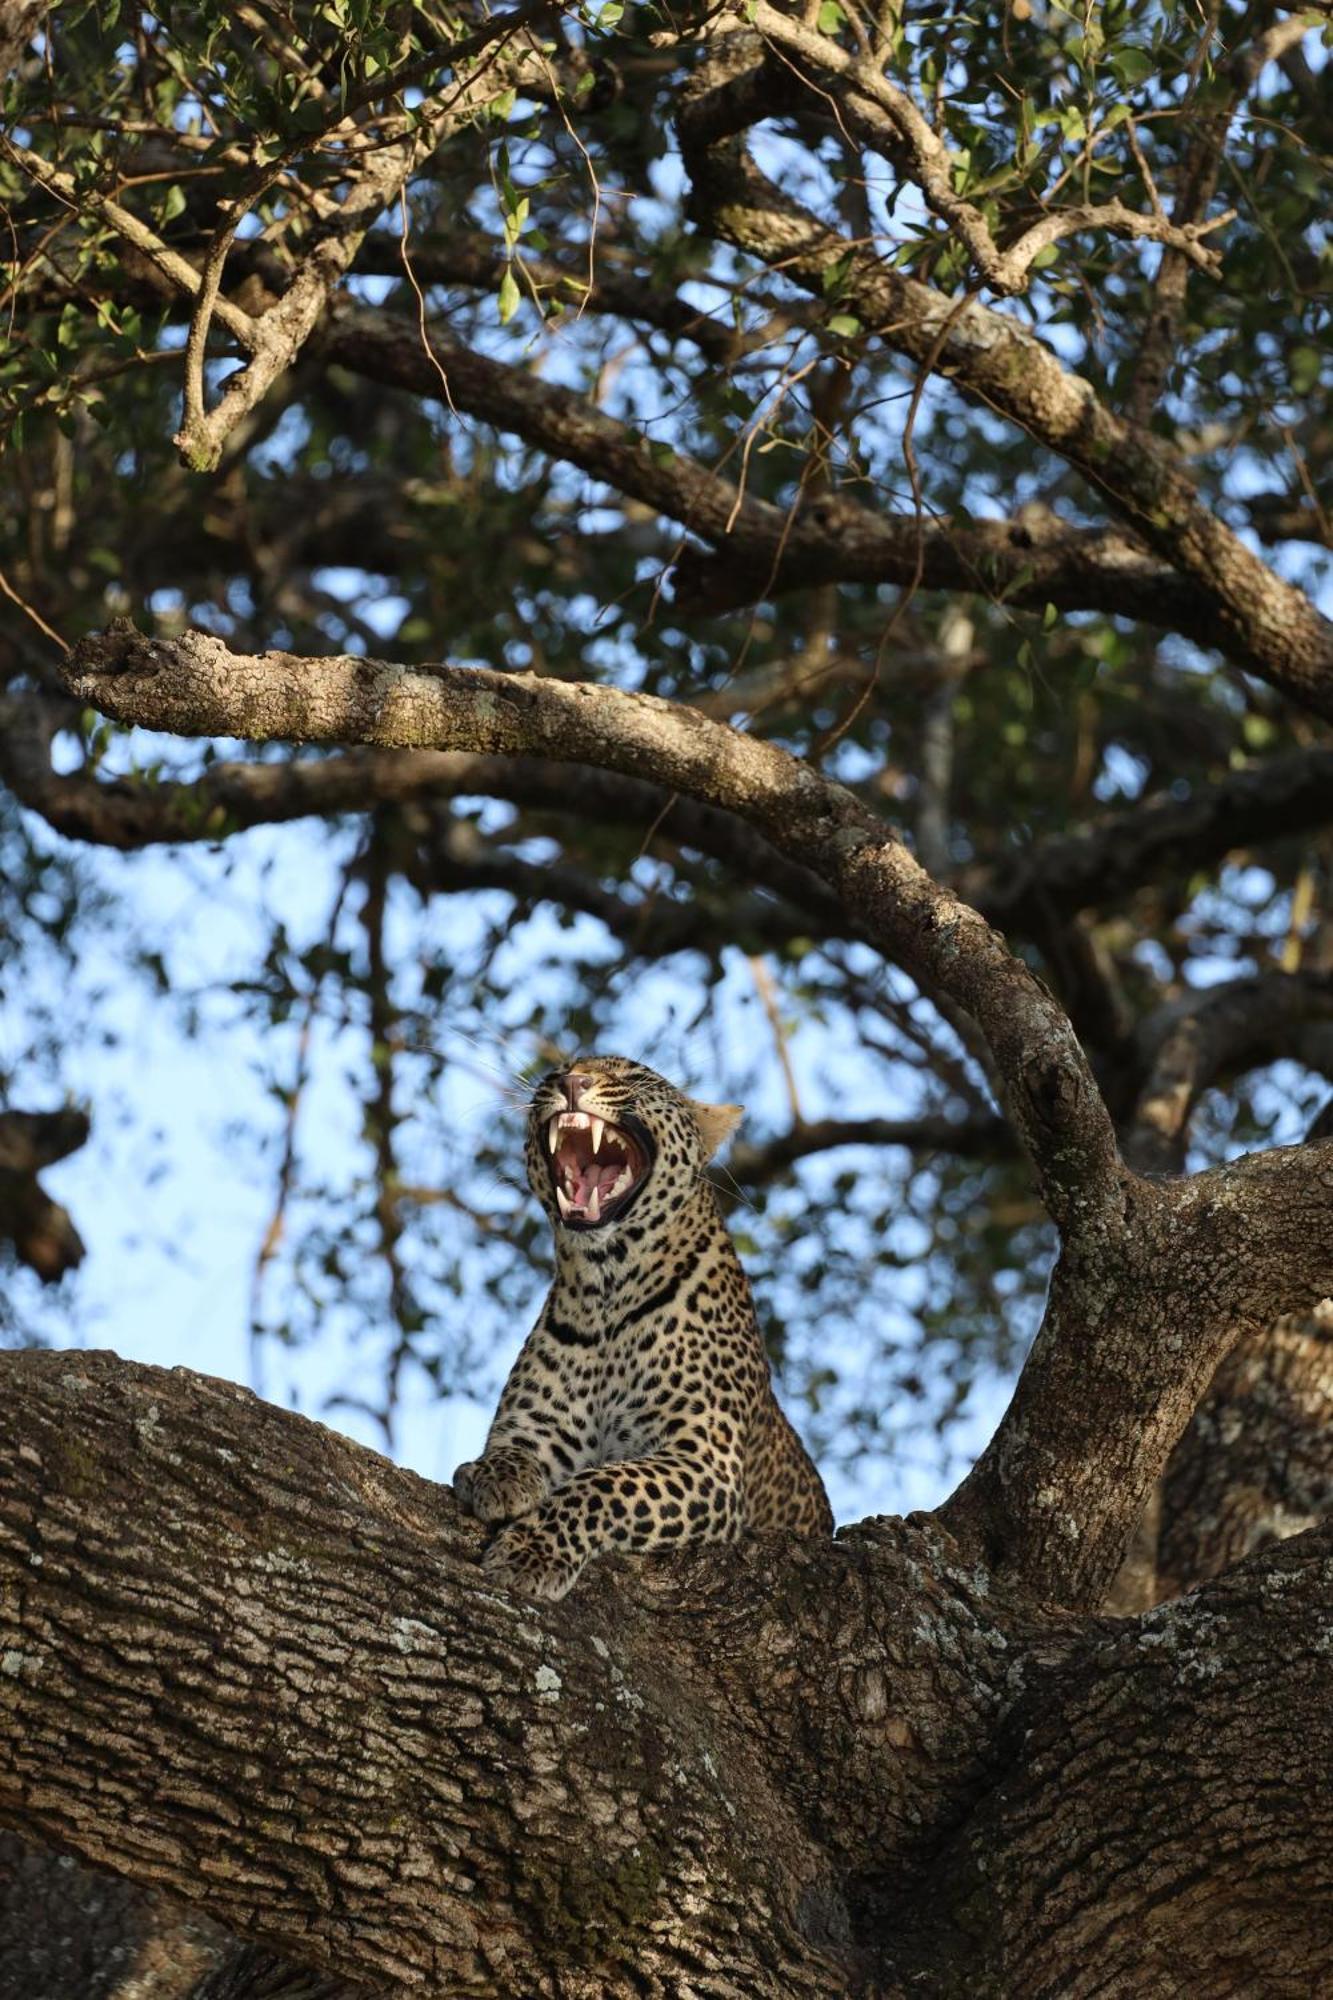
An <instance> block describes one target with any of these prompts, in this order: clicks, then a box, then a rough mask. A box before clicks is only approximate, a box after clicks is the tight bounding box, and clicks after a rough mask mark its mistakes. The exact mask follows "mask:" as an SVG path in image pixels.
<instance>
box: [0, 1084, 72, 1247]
mask: <svg viewBox="0 0 1333 2000" xmlns="http://www.w3.org/2000/svg"><path fill="white" fill-rule="evenodd" d="M88 1130H89V1127H88V1118H87V1114H86V1113H85V1112H82V1111H75V1110H71V1109H68V1108H67V1109H66V1110H63V1111H0V1238H4V1239H6V1240H7V1241H8V1242H10V1243H12V1244H13V1246H14V1254H15V1255H16V1256H17V1257H18V1259H19V1262H20V1263H22V1264H26V1265H27V1266H28V1267H29V1269H30V1270H32V1271H35V1272H36V1273H37V1276H38V1277H39V1278H40V1279H41V1280H42V1283H43V1284H47V1285H53V1284H55V1283H56V1282H57V1281H58V1280H59V1279H60V1278H63V1277H64V1275H65V1273H66V1271H70V1270H73V1268H74V1267H75V1266H76V1265H77V1264H80V1263H81V1262H82V1261H83V1254H84V1246H83V1239H82V1238H81V1237H80V1235H79V1232H78V1230H77V1229H76V1228H75V1227H74V1223H73V1220H72V1219H71V1217H70V1214H69V1211H68V1210H67V1209H65V1208H62V1207H61V1205H60V1203H59V1202H57V1201H53V1200H52V1199H51V1197H50V1195H49V1194H47V1192H46V1190H45V1188H44V1187H43V1186H42V1184H41V1182H40V1181H39V1180H38V1178H37V1176H38V1174H39V1173H40V1172H41V1170H42V1169H43V1168H44V1167H50V1166H54V1165H55V1163H56V1161H57V1160H63V1159H64V1158H65V1157H66V1156H67V1154H70V1153H73V1152H77V1150H78V1148H79V1147H80V1146H82V1145H85V1144H86V1143H87V1139H88Z"/></svg>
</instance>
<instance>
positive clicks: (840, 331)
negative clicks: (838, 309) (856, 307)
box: [828, 313, 861, 340]
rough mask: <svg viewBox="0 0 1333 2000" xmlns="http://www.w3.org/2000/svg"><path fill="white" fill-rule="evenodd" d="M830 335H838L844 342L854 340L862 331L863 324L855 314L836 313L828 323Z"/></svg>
mask: <svg viewBox="0 0 1333 2000" xmlns="http://www.w3.org/2000/svg"><path fill="white" fill-rule="evenodd" d="M828 330H829V332H830V333H836V334H837V335H838V336H839V338H840V339H842V340H853V339H855V337H856V335H857V334H858V333H860V331H861V322H860V320H859V319H858V318H857V317H856V315H855V313H834V315H833V317H832V319H831V320H830V321H829V323H828Z"/></svg>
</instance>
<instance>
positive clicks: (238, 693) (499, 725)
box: [66, 627, 1121, 1233]
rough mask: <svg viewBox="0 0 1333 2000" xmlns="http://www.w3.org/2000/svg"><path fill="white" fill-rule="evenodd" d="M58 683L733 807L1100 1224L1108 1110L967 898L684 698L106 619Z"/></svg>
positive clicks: (225, 731) (128, 702)
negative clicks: (968, 1034) (576, 768)
mask: <svg viewBox="0 0 1333 2000" xmlns="http://www.w3.org/2000/svg"><path fill="white" fill-rule="evenodd" d="M66 679H67V684H68V686H69V688H70V691H71V692H72V693H73V694H74V695H75V696H76V698H78V699H79V700H81V701H86V702H88V703H90V704H92V705H93V706H95V707H99V708H101V709H102V710H103V712H104V713H106V714H108V715H110V716H112V717H113V718H114V719H116V720H119V721H129V720H133V721H135V722H137V723H140V724H142V725H144V726H146V727H149V728H158V729H166V730H170V731H173V732H175V733H178V734H181V735H202V736H218V735H223V736H243V737H244V736H251V737H261V738H273V737H278V738H285V739H288V740H294V741H306V742H311V741H313V742H326V743H327V742H349V741H360V742H364V743H368V744H373V745H376V746H378V747H384V748H401V749H409V750H411V749H422V748H426V747H433V748H439V749H467V750H471V751H477V752H482V753H484V754H497V753H498V754H501V755H504V754H512V755H518V756H524V755H533V754H538V755H546V756H554V757H555V758H557V759H558V760H560V761H565V760H569V761H570V762H578V763H597V764H601V765H604V766H605V767H607V768H608V769H611V770H614V771H618V772H619V773H621V774H622V775H623V776H627V777H634V778H649V779H651V780H652V781H654V782H657V783H659V784H664V785H665V786H667V787H668V788H670V789H672V790H675V791H679V792H682V793H685V794H687V795H689V796H692V797H694V798H696V799H698V800H700V801H701V802H702V803H704V804H707V805H710V806H714V807H721V808H722V809H724V810H726V811H729V812H732V813H735V814H737V815H738V816H739V817H741V818H743V819H745V820H747V821H748V822H749V823H750V824H751V825H752V826H753V827H755V828H756V829H757V830H758V831H759V832H760V833H761V834H762V835H763V836H764V837H765V838H766V839H767V840H768V841H769V842H770V843H771V844H772V846H773V847H774V848H776V849H777V850H778V851H779V852H781V853H782V854H783V855H785V856H786V857H788V858H789V859H790V860H792V861H795V862H797V863H798V864H799V865H801V866H802V867H804V868H806V869H809V870H811V871H813V872H814V873H815V874H817V875H819V876H820V877H822V879H823V880H824V881H825V882H826V884H827V886H828V887H829V888H830V889H831V890H832V891H833V892H834V893H835V894H836V895H837V897H838V898H839V899H840V901H841V902H842V905H843V907H844V908H845V909H846V910H847V911H848V913H849V915H851V916H852V917H854V918H855V919H856V921H857V922H858V923H859V924H860V925H861V926H862V927H863V929H864V931H865V933H866V935H867V936H868V937H870V938H872V939H873V940H874V941H875V942H876V943H877V944H878V945H879V946H880V948H881V949H883V950H885V951H887V952H888V953H889V954H890V955H891V956H892V957H893V958H894V959H895V961H896V962H898V963H900V964H901V965H903V966H904V967H905V969H906V970H907V971H908V972H909V973H911V974H912V976H913V977H914V978H917V979H918V980H920V981H923V982H924V983H925V984H926V985H927V986H928V988H929V989H930V990H932V991H939V992H940V993H942V994H943V995H945V996H946V998H947V999H948V1000H950V1001H951V1002H952V1003H953V1004H955V1005H957V1006H959V1007H961V1008H962V1009H963V1010H964V1012H965V1013H967V1014H968V1015H969V1016H970V1017H971V1018H972V1019H973V1020H975V1021H976V1023H977V1024H978V1026H979V1027H980V1028H981V1030H982V1032H983V1034H984V1035H985V1037H986V1039H987V1041H988V1043H989V1045H990V1048H991V1050H992V1052H993V1054H994V1057H995V1061H996V1063H997V1065H998V1068H999V1071H1000V1073H1001V1075H1002V1076H1003V1078H1004V1084H1005V1089H1006V1094H1007V1100H1008V1103H1007V1108H1008V1110H1009V1114H1010V1116H1011V1117H1012V1118H1013V1120H1014V1123H1015V1127H1016V1129H1017V1131H1018V1133H1019V1135H1020V1138H1021V1139H1022V1141H1023V1144H1024V1146H1025V1147H1026V1149H1027V1151H1028V1153H1029V1156H1030V1157H1031V1159H1032V1161H1033V1164H1034V1166H1035V1168H1036V1172H1037V1175H1038V1180H1039V1183H1040V1186H1041V1188H1042V1192H1043V1199H1044V1200H1045V1201H1046V1202H1047V1205H1048V1207H1049V1208H1050V1209H1051V1212H1052V1214H1053V1215H1055V1217H1056V1218H1057V1220H1058V1221H1059V1222H1060V1224H1061V1226H1062V1228H1064V1229H1065V1230H1067V1231H1071V1232H1074V1233H1077V1232H1079V1231H1081V1230H1084V1229H1088V1228H1092V1229H1096V1228H1100V1227H1102V1226H1103V1225H1104V1224H1106V1223H1107V1222H1108V1220H1109V1218H1111V1217H1113V1216H1114V1215H1116V1214H1117V1213H1118V1212H1119V1207H1120V1181H1121V1168H1120V1165H1119V1160H1118V1155H1117V1152H1116V1146H1115V1138H1114V1134H1113V1132H1112V1129H1111V1124H1110V1120H1109V1118H1108V1116H1107V1113H1106V1108H1105V1106H1104V1105H1103V1104H1102V1101H1101V1098H1100V1096H1099V1095H1098V1093H1097V1089H1096V1086H1095V1084H1094V1083H1093V1081H1092V1078H1091V1076H1090V1074H1089V1072H1088V1069H1087V1065H1086V1063H1085V1062H1084V1059H1083V1056H1082V1052H1081V1051H1080V1049H1079V1048H1078V1044H1077V1042H1076V1041H1075V1039H1074V1036H1073V1033H1072V1031H1071V1029H1070V1027H1069V1024H1068V1022H1067V1020H1066V1019H1065V1017H1064V1015H1063V1014H1062V1013H1061V1012H1060V1009H1059V1008H1058V1006H1057V1005H1056V1004H1055V1002H1054V1001H1053V1000H1052V999H1051V997H1050V995H1049V994H1048V993H1047V992H1046V990H1045V988H1044V987H1042V986H1041V984H1040V982H1039V981H1037V980H1036V979H1035V978H1034V977H1033V976H1032V974H1031V973H1030V972H1028V970H1027V969H1026V967H1024V966H1023V965H1022V964H1021V963H1020V962H1019V961H1018V960H1016V959H1015V958H1013V957H1012V956H1011V955H1010V953H1009V952H1008V951H1007V950H1006V948H1005V946H1004V943H1003V941H1002V939H1000V938H999V937H998V936H997V934H996V933H995V932H993V931H991V930H990V929H989V927H988V926H987V925H986V923H985V922H984V920H983V919H982V918H980V917H979V916H978V915H977V914H976V912H975V911H973V910H970V909H969V908H968V907H967V906H966V905H965V904H963V903H960V902H959V901H958V900H957V899H956V898H955V897H954V896H952V895H951V894H950V893H949V892H948V891H947V890H945V889H941V888H939V887H938V886H937V885H936V884H934V883H932V882H931V880H930V878H929V877H928V876H927V875H926V874H925V872H924V871H923V870H922V869H921V868H920V867H919V866H918V865H917V863H916V862H915V861H914V860H913V859H912V857H911V856H910V854H908V852H907V850H906V849H905V848H904V847H903V845H902V844H901V842H900V841H899V840H898V839H897V837H896V836H895V834H894V833H893V831H892V829H891V828H889V827H888V826H887V825H886V824H885V822H884V821H883V820H881V819H879V818H878V817H877V816H876V815H875V814H874V813H873V812H871V811H870V810H869V809H868V808H867V807H865V806H863V805H862V804H861V803H860V801H859V800H857V799H856V798H855V797H854V796H853V795H852V794H851V793H850V792H848V791H846V790H845V789H844V788H843V787H842V786H839V785H836V784H833V783H831V782H830V781H828V780H826V779H824V778H821V777H820V776H819V775H818V773H817V772H815V771H814V770H813V769H812V768H811V767H810V766H809V765H807V764H804V763H802V762H801V761H799V760H798V759H796V758H794V757H792V756H791V755H790V754H789V753H787V752H786V751H783V750H780V749H778V748H776V747H775V746H773V745H771V744H767V743H763V742H760V741H757V740H756V739H754V738H749V737H744V736H741V735H739V734H737V733H736V732H735V731H733V730H731V729H728V728H726V727H725V726H724V725H722V724H720V723H715V722H710V721H708V720H707V718H705V717H703V716H701V715H699V714H698V713H697V712H696V711H694V710H690V709H685V708H680V707H677V706H675V705H674V704H672V703H669V702H665V701H660V700H657V699H655V698H652V697H648V696H643V695H628V694H624V693H621V692H619V691H618V690H615V689H611V688H601V687H594V686H591V685H588V684H586V683H574V684H570V683H566V682H561V681H555V680H541V679H535V678H533V677H532V676H529V675H505V674H497V673H492V672H489V671H487V670H485V669H479V668H472V669H469V668H452V667H443V666H441V667H437V668H433V669H432V670H431V671H430V672H429V673H412V672H409V671H408V670H407V669H406V668H403V667H397V666H388V665H385V664H383V663H381V662H375V661H369V660H361V659H347V658H344V659H324V660H319V661H314V662H311V661H304V660H299V659H296V658H294V657H292V656H290V655H280V654H267V655H264V656H263V657H261V658H259V659H246V658H244V657H241V656H238V655H233V654H231V653H229V652H228V650H227V648H226V647H225V646H223V645H222V644H221V642H220V641H218V640H216V639H212V638H209V637H206V636H205V635H203V634H200V633H191V634H188V635H186V636H185V637H183V638H181V639H179V640H176V641H172V642H170V643H167V642H159V641H145V640H143V639H142V638H140V636H139V635H138V634H137V633H136V632H134V630H133V628H132V627H124V628H116V629H114V630H113V631H112V632H110V633H108V634H107V635H106V636H105V637H101V638H96V639H89V640H87V641H85V642H84V644H83V646H82V647H81V648H80V649H79V650H78V651H77V652H76V654H74V655H72V656H71V659H70V661H69V663H68V667H67V673H66Z"/></svg>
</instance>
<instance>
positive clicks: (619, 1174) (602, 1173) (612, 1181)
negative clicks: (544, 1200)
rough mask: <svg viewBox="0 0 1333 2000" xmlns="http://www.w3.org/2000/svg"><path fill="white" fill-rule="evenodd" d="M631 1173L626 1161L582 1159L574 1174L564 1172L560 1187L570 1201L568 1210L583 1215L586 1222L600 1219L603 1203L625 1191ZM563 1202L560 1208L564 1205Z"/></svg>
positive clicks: (630, 1178) (612, 1199)
mask: <svg viewBox="0 0 1333 2000" xmlns="http://www.w3.org/2000/svg"><path fill="white" fill-rule="evenodd" d="M633 1178H634V1176H633V1173H632V1171H631V1169H630V1167H629V1164H628V1162H626V1161H625V1160H612V1161H610V1162H605V1161H602V1160H587V1161H584V1162H582V1163H581V1164H580V1165H579V1167H578V1169H577V1171H576V1172H575V1173H572V1174H571V1173H566V1174H565V1176H564V1183H563V1186H562V1189H561V1192H562V1193H563V1195H564V1197H565V1200H566V1201H567V1202H568V1203H569V1212H570V1213H571V1214H574V1215H580V1214H581V1215H585V1216H586V1217H587V1219H588V1221H589V1222H600V1220H601V1216H602V1203H603V1202H604V1201H614V1200H615V1198H616V1196H617V1195H622V1194H624V1192H625V1190H626V1188H627V1187H628V1186H629V1184H630V1182H631V1180H632V1179H633ZM564 1205H565V1204H564V1202H562V1203H561V1208H562V1209H563V1208H564Z"/></svg>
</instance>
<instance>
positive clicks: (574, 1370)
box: [555, 1270, 762, 1463]
mask: <svg viewBox="0 0 1333 2000" xmlns="http://www.w3.org/2000/svg"><path fill="white" fill-rule="evenodd" d="M624 1296H625V1295H624V1294H622V1295H621V1299H622V1301H623V1299H624ZM719 1298H721V1300H722V1301H724V1302H725V1303H727V1304H730V1305H732V1306H733V1308H734V1304H735V1302H734V1301H730V1300H728V1299H727V1297H726V1290H725V1287H724V1288H723V1290H722V1292H721V1294H720V1295H719V1293H718V1292H717V1291H715V1290H714V1288H712V1287H711V1286H710V1285H709V1283H708V1278H707V1274H706V1273H701V1272H699V1271H697V1270H693V1271H689V1272H686V1273H684V1274H682V1275H681V1277H680V1279H679V1280H678V1281H677V1282H675V1283H672V1284H668V1285H667V1286H665V1287H662V1288H659V1290H658V1291H657V1292H656V1293H651V1292H650V1293H648V1294H647V1296H646V1297H645V1298H643V1299H642V1300H640V1301H638V1302H637V1303H630V1304H628V1305H625V1304H623V1303H621V1304H620V1306H619V1307H618V1308H617V1306H616V1305H613V1304H612V1303H611V1301H610V1300H609V1299H603V1300H600V1301H598V1302H597V1305H596V1308H595V1310H594V1311H592V1312H590V1311H589V1307H590V1305H591V1304H592V1302H591V1301H589V1300H587V1299H586V1298H585V1299H583V1300H581V1301H580V1302H579V1305H580V1308H581V1310H580V1322H581V1325H582V1334H583V1337H582V1338H581V1339H580V1340H579V1341H578V1342H577V1343H575V1342H574V1341H572V1340H571V1341H568V1342H567V1344H566V1346H565V1348H564V1351H563V1352H562V1355H561V1363H562V1366H561V1374H562V1377H563V1379H564V1384H565V1387H566V1391H567V1394H568V1398H569V1405H570V1407H571V1410H573V1409H575V1408H576V1409H577V1410H578V1411H579V1413H580V1416H581V1417H582V1419H583V1422H582V1425H581V1428H582V1429H583V1431H584V1436H585V1438H586V1441H587V1446H588V1448H589V1450H590V1453H591V1455H592V1457H593V1459H594V1462H598V1463H606V1462H608V1461H611V1460H615V1459H624V1458H634V1457H638V1456H641V1455H643V1454H645V1453H647V1452H650V1451H654V1450H658V1449H661V1448H662V1447H663V1446H666V1445H669V1444H672V1443H678V1442H679V1441H680V1440H681V1439H682V1438H683V1437H685V1436H688V1435H689V1433H690V1432H692V1431H695V1430H699V1431H702V1430H704V1429H706V1428H707V1426H708V1423H709V1421H710V1419H711V1418H712V1417H713V1416H715V1415H716V1413H717V1412H719V1411H725V1412H727V1413H729V1414H733V1415H739V1414H740V1413H741V1412H742V1411H743V1409H744V1407H745V1406H746V1404H747V1403H749V1402H750V1401H751V1400H752V1399H753V1398H754V1397H755V1395H756V1394H757V1393H762V1381H761V1380H760V1372H759V1370H757V1368H756V1354H757V1351H758V1334H757V1330H756V1328H755V1326H754V1321H753V1314H752V1313H749V1314H746V1313H744V1312H737V1311H735V1310H734V1309H733V1310H731V1311H724V1310H722V1309H720V1305H719ZM555 1303H556V1304H558V1302H555ZM571 1303H572V1302H571ZM745 1303H746V1304H748V1300H747V1301H746V1302H745ZM556 1324H557V1325H565V1324H567V1323H566V1322H561V1321H559V1320H557V1321H556Z"/></svg>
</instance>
